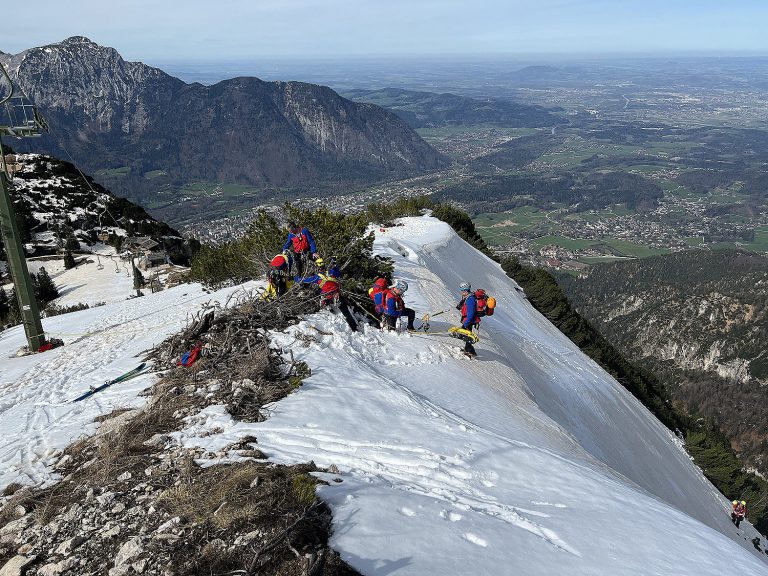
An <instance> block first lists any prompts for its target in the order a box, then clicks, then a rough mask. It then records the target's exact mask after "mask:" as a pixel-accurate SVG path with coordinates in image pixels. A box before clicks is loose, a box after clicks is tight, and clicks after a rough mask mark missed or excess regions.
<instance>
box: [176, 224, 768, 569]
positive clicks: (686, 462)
mask: <svg viewBox="0 0 768 576" xmlns="http://www.w3.org/2000/svg"><path fill="white" fill-rule="evenodd" d="M376 247H377V250H378V251H379V252H380V253H382V254H386V255H388V256H392V257H393V258H394V259H395V261H396V271H397V274H398V275H399V276H400V277H402V278H405V279H406V280H407V281H408V282H409V284H410V286H411V288H410V290H409V291H408V293H407V295H406V296H407V297H406V301H407V303H409V304H410V305H412V306H413V307H414V308H415V309H416V310H417V311H418V312H419V314H421V313H423V312H427V311H430V312H432V313H435V312H438V311H440V310H443V309H448V310H450V311H451V312H449V313H447V314H444V315H441V316H437V317H436V318H435V319H434V320H433V322H432V328H433V330H435V331H440V330H441V329H442V330H444V329H445V328H446V327H447V326H448V322H449V321H451V320H453V321H455V318H452V316H454V315H455V314H456V313H455V311H453V305H454V303H455V301H456V300H457V286H458V285H459V283H460V282H461V281H463V280H467V281H470V282H472V283H473V285H474V286H475V287H483V288H485V289H486V290H488V291H489V292H490V293H491V294H493V295H494V296H495V297H496V298H497V300H498V307H497V312H496V314H495V315H494V316H493V318H487V319H484V320H483V323H482V326H481V335H482V343H481V344H480V345H479V346H478V353H479V358H478V360H474V361H472V360H468V359H466V358H464V357H463V356H462V355H461V353H460V352H459V351H458V348H459V343H458V342H457V341H455V340H451V339H449V338H446V337H443V336H441V335H437V334H435V335H427V336H418V335H409V334H407V333H406V334H392V333H381V332H379V331H377V330H373V329H370V328H366V329H365V332H364V334H362V335H360V334H352V333H350V332H349V329H348V328H347V327H346V325H345V324H344V321H343V319H341V318H339V317H336V316H333V315H331V314H330V313H327V312H323V313H321V314H319V315H317V316H315V317H312V318H310V319H308V320H307V321H306V322H304V323H302V324H300V325H298V326H297V327H295V328H294V329H293V330H292V331H291V333H289V334H276V335H275V339H276V341H277V343H279V344H280V345H282V346H283V347H284V348H286V349H288V348H290V349H291V350H292V351H293V353H294V354H295V355H296V357H297V358H298V359H301V360H305V361H306V362H308V363H309V365H310V366H311V367H312V369H313V375H312V376H311V377H310V378H308V379H307V380H305V383H304V386H303V387H302V389H301V390H300V391H299V392H298V393H296V394H293V395H291V396H289V397H288V398H287V399H285V400H283V401H281V402H280V403H278V404H277V405H276V406H275V407H274V412H273V414H272V417H271V418H270V419H268V420H267V421H266V422H263V423H259V424H245V423H235V422H233V421H232V420H231V419H230V417H229V416H228V415H227V414H226V412H225V411H224V410H223V408H219V407H209V408H208V409H206V410H205V411H204V413H202V414H200V415H199V416H197V417H193V418H191V419H190V421H189V428H188V429H187V430H186V431H185V432H183V433H180V434H178V435H177V437H178V439H179V441H180V442H182V443H184V444H185V445H190V446H191V445H200V446H205V447H208V448H210V449H217V448H220V447H222V446H224V445H226V444H228V443H230V442H232V441H235V440H237V439H239V438H241V437H243V436H245V435H247V434H253V435H255V436H256V437H258V442H259V448H260V449H261V450H262V451H264V452H265V453H267V454H268V455H269V456H270V457H272V458H274V459H275V460H277V461H281V462H291V463H293V462H301V461H307V460H310V459H311V460H314V461H315V463H316V464H318V465H319V466H324V467H327V466H330V465H332V464H333V465H336V466H337V467H338V468H339V469H340V470H341V471H342V476H341V478H342V479H343V482H340V483H339V482H336V481H334V479H335V478H338V477H337V476H335V475H333V474H328V475H323V477H324V478H325V479H326V480H328V481H329V485H328V486H325V487H322V488H321V489H320V494H321V496H322V497H323V498H325V499H326V500H327V501H328V502H329V503H330V504H331V506H332V507H333V511H334V522H335V534H334V537H333V542H332V543H333V545H334V547H336V548H337V549H338V550H339V551H340V552H341V554H342V557H343V558H344V559H345V560H347V561H348V562H350V563H351V564H352V565H353V566H355V567H357V568H358V569H359V570H361V571H362V572H363V573H364V574H377V575H384V574H398V575H405V574H413V575H424V574H467V575H469V574H473V575H478V574H483V575H485V574H526V575H533V574H541V575H551V574H569V575H574V574H583V575H596V574H637V575H640V574H642V575H647V574H659V575H671V574H675V575H681V574H691V575H693V574H696V575H701V574H711V575H721V574H730V573H741V574H768V566H766V563H765V559H766V557H765V556H764V555H762V554H760V553H759V552H757V551H756V550H755V549H754V548H753V547H752V545H751V543H750V542H749V540H750V539H751V538H752V537H753V536H756V535H757V534H756V532H754V531H753V530H752V529H751V527H749V526H747V527H742V528H743V529H742V530H741V531H740V532H737V531H736V530H735V528H734V527H733V525H732V524H731V523H730V520H729V518H728V512H727V503H726V502H725V499H724V498H723V497H722V496H721V495H720V494H719V493H718V492H717V491H716V490H715V489H714V488H713V487H712V485H711V484H710V483H709V482H708V481H706V480H705V479H704V477H703V476H702V474H701V472H700V471H699V470H698V469H697V468H696V467H695V466H694V465H693V464H692V463H691V461H690V459H689V458H688V456H687V455H686V454H685V452H684V451H683V449H682V448H681V447H680V445H679V443H678V442H677V441H676V439H675V438H674V436H673V435H672V434H670V433H669V431H668V430H667V429H665V428H664V427H663V426H662V425H661V424H660V423H659V422H658V421H657V420H656V419H655V418H654V417H653V416H652V415H651V414H650V413H649V412H648V411H647V410H646V409H645V408H644V407H643V406H642V405H641V404H640V403H639V402H637V401H636V400H635V399H634V398H633V397H632V396H631V395H630V394H629V393H628V392H627V391H626V390H624V389H623V388H622V387H621V386H620V385H619V384H618V383H617V382H615V381H614V380H613V379H612V378H611V377H610V376H608V375H607V374H606V373H605V372H604V371H603V370H602V369H600V368H599V367H598V366H597V365H596V364H595V363H594V362H592V361H591V360H589V359H588V358H587V357H585V356H584V355H583V354H582V353H581V352H580V351H579V350H578V349H577V348H576V347H575V346H574V345H573V344H572V343H571V342H570V341H569V340H567V339H566V338H565V337H564V336H563V335H562V334H561V333H560V332H559V331H557V330H556V329H555V328H554V327H553V326H552V325H551V324H550V323H549V322H548V321H547V320H546V319H544V318H543V317H542V316H541V315H540V314H538V313H537V312H536V311H535V310H534V309H533V308H532V307H531V305H530V304H529V303H528V302H527V301H526V300H525V299H524V297H523V296H522V295H521V293H520V292H518V291H517V290H516V285H515V283H514V282H512V281H511V280H509V279H508V278H507V277H506V276H505V275H504V273H503V272H502V271H501V269H500V267H499V266H498V265H497V264H495V263H494V262H493V261H491V260H489V259H488V258H486V257H485V256H483V255H482V254H480V253H479V252H477V251H476V250H474V249H473V248H471V247H470V246H469V245H467V244H466V243H465V242H463V241H462V240H461V239H459V238H458V237H457V236H456V234H455V233H453V231H452V230H451V229H450V228H449V227H448V226H447V225H445V224H443V223H441V222H439V221H437V220H435V219H432V218H413V219H405V220H404V221H403V226H398V227H394V228H390V229H387V230H386V231H385V232H383V233H377V240H376ZM443 319H444V320H443ZM436 320H443V322H437V321H436ZM312 327H315V328H318V329H319V330H321V331H322V332H332V335H323V333H322V332H319V331H318V330H315V329H312ZM296 332H304V333H306V334H309V335H312V336H313V337H314V338H315V339H316V340H317V342H316V343H314V344H312V345H310V346H309V347H302V346H299V345H297V339H296V338H295V336H294V335H295V333H296ZM214 428H219V430H224V432H223V433H220V434H214V435H210V436H209V434H211V431H212V430H214ZM203 436H205V437H203Z"/></svg>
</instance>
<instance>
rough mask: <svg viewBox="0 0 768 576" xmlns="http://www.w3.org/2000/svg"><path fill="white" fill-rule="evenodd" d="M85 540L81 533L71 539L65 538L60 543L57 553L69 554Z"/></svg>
mask: <svg viewBox="0 0 768 576" xmlns="http://www.w3.org/2000/svg"><path fill="white" fill-rule="evenodd" d="M84 541H85V538H83V537H82V536H80V535H77V536H73V537H72V538H70V539H69V540H65V541H64V542H62V543H61V544H59V546H58V548H56V554H59V555H61V556H69V554H70V553H71V552H72V550H74V549H75V548H77V547H78V546H80V544H82V543H83V542H84Z"/></svg>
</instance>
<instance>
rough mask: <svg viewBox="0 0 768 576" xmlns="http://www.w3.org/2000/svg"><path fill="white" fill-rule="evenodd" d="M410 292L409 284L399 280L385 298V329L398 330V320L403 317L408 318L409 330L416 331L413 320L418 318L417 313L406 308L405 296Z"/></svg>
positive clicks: (390, 288)
mask: <svg viewBox="0 0 768 576" xmlns="http://www.w3.org/2000/svg"><path fill="white" fill-rule="evenodd" d="M406 290H408V282H406V281H405V280H398V281H397V282H395V284H394V285H393V286H390V287H389V290H388V291H387V292H386V295H385V296H384V323H383V324H384V325H383V326H382V327H383V328H386V329H388V330H394V329H396V328H397V319H398V318H400V317H401V316H405V317H406V318H408V330H415V328H414V327H413V320H414V319H415V318H416V312H415V311H413V310H412V309H410V308H407V307H406V306H405V302H403V294H404V293H405V291H406Z"/></svg>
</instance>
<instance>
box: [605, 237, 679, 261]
mask: <svg viewBox="0 0 768 576" xmlns="http://www.w3.org/2000/svg"><path fill="white" fill-rule="evenodd" d="M603 243H604V244H606V245H608V246H610V247H611V248H613V249H614V250H615V251H616V252H617V256H634V257H636V258H648V257H649V256H656V255H658V254H669V253H670V250H669V249H667V248H650V247H648V246H644V245H642V244H635V243H634V242H629V241H627V240H621V239H618V238H608V239H606V240H604V241H603Z"/></svg>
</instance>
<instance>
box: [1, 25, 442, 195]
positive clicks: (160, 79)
mask: <svg viewBox="0 0 768 576" xmlns="http://www.w3.org/2000/svg"><path fill="white" fill-rule="evenodd" d="M0 62H2V63H3V64H4V65H5V66H6V68H8V69H9V72H10V74H11V77H12V78H13V79H14V80H15V81H16V82H17V83H18V85H19V86H20V87H21V88H22V90H24V92H25V93H26V94H27V96H29V97H30V98H31V99H32V100H33V101H34V102H35V103H36V104H37V106H38V107H39V108H40V110H41V112H42V113H43V115H44V116H45V117H46V118H47V120H48V122H49V124H50V125H51V136H49V137H45V138H43V139H42V140H38V141H35V142H34V149H35V150H36V151H41V150H42V151H47V152H50V153H54V154H55V155H57V156H60V157H67V155H68V153H71V155H72V157H73V158H75V159H76V161H77V162H78V164H80V165H81V166H83V167H85V168H86V169H88V170H89V171H91V172H96V171H97V170H103V169H105V168H111V169H121V170H123V173H127V174H130V175H131V176H132V177H134V178H135V179H136V180H137V181H140V180H142V179H143V178H145V177H146V175H147V174H148V173H149V174H153V176H157V177H156V178H155V177H153V178H152V181H151V184H147V182H146V181H145V182H143V183H142V185H143V186H147V185H152V186H162V185H169V184H170V185H176V186H178V185H183V184H185V183H189V182H194V181H208V182H227V183H238V184H246V185H253V186H266V187H284V186H288V187H291V186H305V187H312V186H313V185H316V184H318V183H327V182H356V181H371V180H376V179H383V178H390V177H402V176H407V175H412V174H418V173H420V172H424V171H426V170H431V169H434V168H439V167H441V166H444V165H445V164H447V160H446V159H445V158H444V157H443V156H442V155H441V154H439V153H438V152H437V151H435V150H434V149H433V148H431V147H430V146H429V145H428V144H427V143H426V142H424V140H422V139H421V138H420V137H419V136H418V135H417V134H416V133H415V132H414V131H413V130H412V129H411V128H410V127H409V126H408V125H407V124H406V123H405V122H403V121H402V120H401V119H400V118H399V117H398V116H396V115H395V114H392V113H391V112H388V111H386V110H384V109H382V108H380V107H378V106H375V105H371V104H365V103H355V102H351V101H349V100H346V99H344V98H342V97H340V96H339V95H338V94H336V93H335V92H334V91H333V90H331V89H330V88H326V87H323V86H317V85H313V84H305V83H301V82H263V81H261V80H259V79H258V78H246V77H241V78H234V79H231V80H225V81H222V82H219V83H218V84H215V85H213V86H203V85H201V84H197V83H194V84H186V83H184V82H183V81H181V80H179V79H177V78H174V77H172V76H169V75H168V74H166V73H165V72H163V71H162V70H159V69H157V68H152V67H150V66H146V65H144V64H142V63H140V62H126V61H125V60H123V59H122V58H121V56H120V54H118V52H117V51H116V50H114V49H113V48H107V47H104V46H99V45H98V44H95V43H94V42H91V41H90V40H88V39H87V38H84V37H80V36H76V37H72V38H68V39H67V40H64V41H63V42H61V43H58V44H51V45H49V46H43V47H39V48H32V49H29V50H26V51H24V52H22V53H20V54H16V55H9V54H3V53H0ZM22 146H27V147H28V146H29V145H28V144H26V143H24V144H19V145H18V147H19V148H22ZM22 149H23V148H22ZM29 149H30V150H31V148H29Z"/></svg>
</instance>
